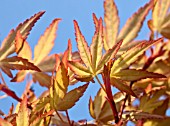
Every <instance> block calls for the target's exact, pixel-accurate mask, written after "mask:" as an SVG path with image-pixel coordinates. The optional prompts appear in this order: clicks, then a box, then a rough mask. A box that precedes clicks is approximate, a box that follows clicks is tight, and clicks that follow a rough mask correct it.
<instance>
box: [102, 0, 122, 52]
mask: <svg viewBox="0 0 170 126" xmlns="http://www.w3.org/2000/svg"><path fill="white" fill-rule="evenodd" d="M104 12H105V13H104V21H105V24H106V29H105V33H106V34H105V35H106V36H105V37H106V41H105V43H104V45H105V46H104V47H105V50H108V49H110V48H111V47H113V46H114V45H115V44H116V39H117V34H118V30H119V22H120V21H119V16H118V10H117V7H116V4H115V2H114V1H113V0H105V2H104Z"/></svg>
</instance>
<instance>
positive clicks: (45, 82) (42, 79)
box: [32, 72, 51, 88]
mask: <svg viewBox="0 0 170 126" xmlns="http://www.w3.org/2000/svg"><path fill="white" fill-rule="evenodd" d="M32 77H33V81H34V82H37V81H38V82H39V84H40V85H41V86H43V87H44V86H45V87H47V88H49V87H50V85H51V76H49V75H48V74H46V73H43V72H34V73H33V74H32Z"/></svg>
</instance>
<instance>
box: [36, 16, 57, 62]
mask: <svg viewBox="0 0 170 126" xmlns="http://www.w3.org/2000/svg"><path fill="white" fill-rule="evenodd" d="M59 21H60V19H55V20H53V22H52V23H51V24H50V26H49V27H48V28H47V29H46V31H45V33H44V35H42V36H41V37H40V39H39V41H38V44H37V45H36V46H35V49H34V63H35V64H39V63H40V62H41V61H42V60H43V59H44V58H45V57H46V56H47V55H48V54H49V53H50V51H51V49H52V48H53V46H54V40H55V38H56V30H57V28H58V23H59ZM47 45H48V46H47Z"/></svg>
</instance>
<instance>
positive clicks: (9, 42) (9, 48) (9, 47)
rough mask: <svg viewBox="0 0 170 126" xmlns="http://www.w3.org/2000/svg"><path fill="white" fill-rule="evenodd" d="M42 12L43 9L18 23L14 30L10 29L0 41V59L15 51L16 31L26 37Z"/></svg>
mask: <svg viewBox="0 0 170 126" xmlns="http://www.w3.org/2000/svg"><path fill="white" fill-rule="evenodd" d="M44 13H45V12H44V11H41V12H39V13H37V14H35V15H34V16H32V17H31V18H30V19H27V20H26V21H24V22H23V23H21V24H19V25H18V27H17V28H16V29H15V30H14V29H13V30H11V31H10V33H9V35H8V36H7V37H6V38H5V39H4V41H3V42H2V45H1V49H0V60H2V59H4V58H6V57H7V56H8V55H10V54H12V53H14V52H15V46H14V41H15V36H16V34H17V32H18V31H20V33H21V35H22V37H23V38H24V39H26V38H27V36H28V35H29V32H30V31H31V29H32V27H33V26H34V24H35V23H36V22H37V20H38V19H39V18H40V17H41V16H42V15H43V14H44Z"/></svg>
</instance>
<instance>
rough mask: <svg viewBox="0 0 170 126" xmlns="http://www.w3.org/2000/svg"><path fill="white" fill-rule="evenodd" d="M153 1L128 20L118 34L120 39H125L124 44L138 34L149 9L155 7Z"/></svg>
mask: <svg viewBox="0 0 170 126" xmlns="http://www.w3.org/2000/svg"><path fill="white" fill-rule="evenodd" d="M153 3H154V1H153V0H150V2H149V3H147V4H145V6H144V7H141V8H140V9H139V10H138V11H137V12H136V13H134V14H133V15H132V17H130V18H129V19H128V20H127V22H126V24H125V25H124V26H123V28H122V29H121V31H120V33H119V35H118V41H119V40H122V39H123V45H125V44H127V43H128V42H131V41H132V40H133V39H134V38H135V37H136V36H137V35H138V32H139V31H140V29H141V27H142V25H143V22H144V20H145V18H146V16H147V14H148V13H149V10H150V9H151V8H152V7H153Z"/></svg>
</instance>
